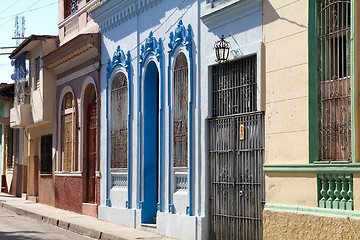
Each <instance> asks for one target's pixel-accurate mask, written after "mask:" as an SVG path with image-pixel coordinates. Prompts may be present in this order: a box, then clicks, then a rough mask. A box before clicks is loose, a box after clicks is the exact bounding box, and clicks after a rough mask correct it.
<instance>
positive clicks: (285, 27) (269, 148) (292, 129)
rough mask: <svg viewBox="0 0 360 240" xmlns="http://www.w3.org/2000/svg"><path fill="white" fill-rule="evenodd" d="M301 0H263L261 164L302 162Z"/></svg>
mask: <svg viewBox="0 0 360 240" xmlns="http://www.w3.org/2000/svg"><path fill="white" fill-rule="evenodd" d="M307 2H308V0H300V1H295V0H291V1H279V0H264V1H263V4H264V10H263V11H264V12H263V34H264V37H263V38H264V44H265V51H266V71H265V78H266V118H265V119H266V120H265V146H266V157H265V162H266V163H267V164H276V163H285V164H292V163H293V164H296V163H297V164H299V163H304V164H305V163H308V98H307V91H308V64H307V63H308V54H307V51H308V44H307V43H308V41H307V38H308V30H307V23H308V4H307ZM289 53H291V54H289Z"/></svg>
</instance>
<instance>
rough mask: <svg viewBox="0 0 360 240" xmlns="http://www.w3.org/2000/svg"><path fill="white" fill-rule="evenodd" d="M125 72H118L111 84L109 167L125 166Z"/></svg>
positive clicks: (126, 101)
mask: <svg viewBox="0 0 360 240" xmlns="http://www.w3.org/2000/svg"><path fill="white" fill-rule="evenodd" d="M127 89H128V88H127V79H126V76H125V74H123V73H120V74H118V75H117V76H116V77H115V78H114V79H113V81H112V86H111V123H110V126H111V168H127V131H128V129H127V104H128V90H127Z"/></svg>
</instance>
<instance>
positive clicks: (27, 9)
mask: <svg viewBox="0 0 360 240" xmlns="http://www.w3.org/2000/svg"><path fill="white" fill-rule="evenodd" d="M40 1H41V0H38V1H37V2H35V3H34V4H32V5H31V6H30V7H28V8H26V9H25V10H23V11H22V12H19V13H15V14H13V15H10V16H6V17H1V18H0V19H7V18H11V17H15V16H17V15H20V14H23V13H25V12H29V11H31V10H29V9H30V8H32V7H33V6H35V5H36V4H38V3H39V2H40Z"/></svg>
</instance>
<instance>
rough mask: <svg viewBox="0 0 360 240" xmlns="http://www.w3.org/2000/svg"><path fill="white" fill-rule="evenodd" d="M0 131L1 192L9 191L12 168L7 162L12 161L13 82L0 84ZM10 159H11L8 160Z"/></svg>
mask: <svg viewBox="0 0 360 240" xmlns="http://www.w3.org/2000/svg"><path fill="white" fill-rule="evenodd" d="M0 99H1V101H0V114H1V115H0V116H1V117H0V123H1V127H0V131H1V134H0V135H1V144H0V159H1V161H0V171H1V185H0V187H1V192H5V193H10V191H11V186H12V185H11V183H12V181H11V180H12V175H11V174H10V172H11V170H12V164H9V165H11V167H8V164H7V163H8V162H9V163H12V161H11V160H12V156H13V154H12V147H13V141H12V137H11V136H12V129H11V128H10V109H11V107H12V105H13V100H14V84H0ZM10 159H11V160H10Z"/></svg>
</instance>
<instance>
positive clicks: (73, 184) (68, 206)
mask: <svg viewBox="0 0 360 240" xmlns="http://www.w3.org/2000/svg"><path fill="white" fill-rule="evenodd" d="M82 195H83V178H82V177H81V176H55V207H57V208H62V209H65V210H69V211H73V212H77V213H81V212H82V202H83V197H82Z"/></svg>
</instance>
